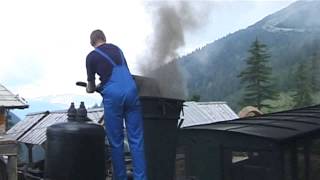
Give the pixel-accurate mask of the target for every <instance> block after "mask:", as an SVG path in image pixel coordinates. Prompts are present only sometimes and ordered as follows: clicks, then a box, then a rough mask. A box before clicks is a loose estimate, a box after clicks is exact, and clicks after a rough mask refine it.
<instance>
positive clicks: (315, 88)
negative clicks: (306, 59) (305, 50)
mask: <svg viewBox="0 0 320 180" xmlns="http://www.w3.org/2000/svg"><path fill="white" fill-rule="evenodd" d="M311 58H312V59H311V88H312V92H319V91H320V57H319V56H318V55H317V54H316V53H314V54H313V55H312V57H311Z"/></svg>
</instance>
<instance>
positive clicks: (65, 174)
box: [46, 122, 105, 180]
mask: <svg viewBox="0 0 320 180" xmlns="http://www.w3.org/2000/svg"><path fill="white" fill-rule="evenodd" d="M104 139H105V132H104V129H103V127H102V126H100V125H96V124H88V123H79V122H69V123H60V124H55V125H53V126H50V127H48V129H47V148H46V173H47V176H48V178H49V179H50V180H89V179H92V180H105V157H104V156H105V151H104V150H105V149H104V148H105V145H104V142H105V141H104Z"/></svg>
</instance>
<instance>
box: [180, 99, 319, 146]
mask: <svg viewBox="0 0 320 180" xmlns="http://www.w3.org/2000/svg"><path fill="white" fill-rule="evenodd" d="M197 129H199V130H210V131H212V132H215V131H219V132H223V133H224V134H225V135H228V134H245V135H250V136H256V137H260V138H267V139H270V140H274V141H287V140H290V139H292V138H299V137H304V136H309V135H315V134H320V105H317V106H311V107H306V108H301V109H293V110H289V111H282V112H277V113H271V114H265V115H261V116H254V117H246V118H241V119H235V120H231V121H223V122H218V123H212V124H207V125H199V126H193V127H188V128H186V130H197Z"/></svg>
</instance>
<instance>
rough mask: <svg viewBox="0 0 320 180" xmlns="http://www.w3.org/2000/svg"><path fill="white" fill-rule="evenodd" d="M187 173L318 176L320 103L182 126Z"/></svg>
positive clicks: (246, 177)
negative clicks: (254, 115)
mask: <svg viewBox="0 0 320 180" xmlns="http://www.w3.org/2000/svg"><path fill="white" fill-rule="evenodd" d="M181 133H182V135H181V138H180V148H182V149H183V151H184V154H185V167H186V169H185V172H186V174H185V176H187V177H189V178H193V179H198V180H256V179H259V180H315V179H320V105H317V106H312V107H306V108H302V109H295V110H289V111H283V112H278V113H272V114H266V115H262V116H257V117H250V118H242V119H236V120H231V121H224V122H218V123H212V124H207V125H200V126H193V127H188V128H185V129H183V130H182V132H181Z"/></svg>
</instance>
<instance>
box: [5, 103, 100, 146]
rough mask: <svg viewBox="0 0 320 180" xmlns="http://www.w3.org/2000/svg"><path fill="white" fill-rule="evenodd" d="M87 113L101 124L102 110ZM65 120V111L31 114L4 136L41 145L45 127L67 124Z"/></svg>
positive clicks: (44, 138) (44, 135)
mask: <svg viewBox="0 0 320 180" xmlns="http://www.w3.org/2000/svg"><path fill="white" fill-rule="evenodd" d="M87 111H88V118H89V119H90V120H92V121H93V123H99V124H101V123H103V108H95V109H88V110H87ZM67 118H68V116H67V111H66V110H63V111H52V112H49V111H46V112H40V113H31V114H28V115H27V116H26V118H25V119H24V120H22V121H20V122H18V123H17V124H16V125H15V126H13V127H12V128H11V129H10V130H9V131H8V132H7V133H6V135H5V136H6V137H11V138H13V139H14V140H17V141H19V142H22V143H28V144H42V143H43V142H45V141H46V130H47V127H49V126H51V125H53V124H56V123H62V122H67Z"/></svg>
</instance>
